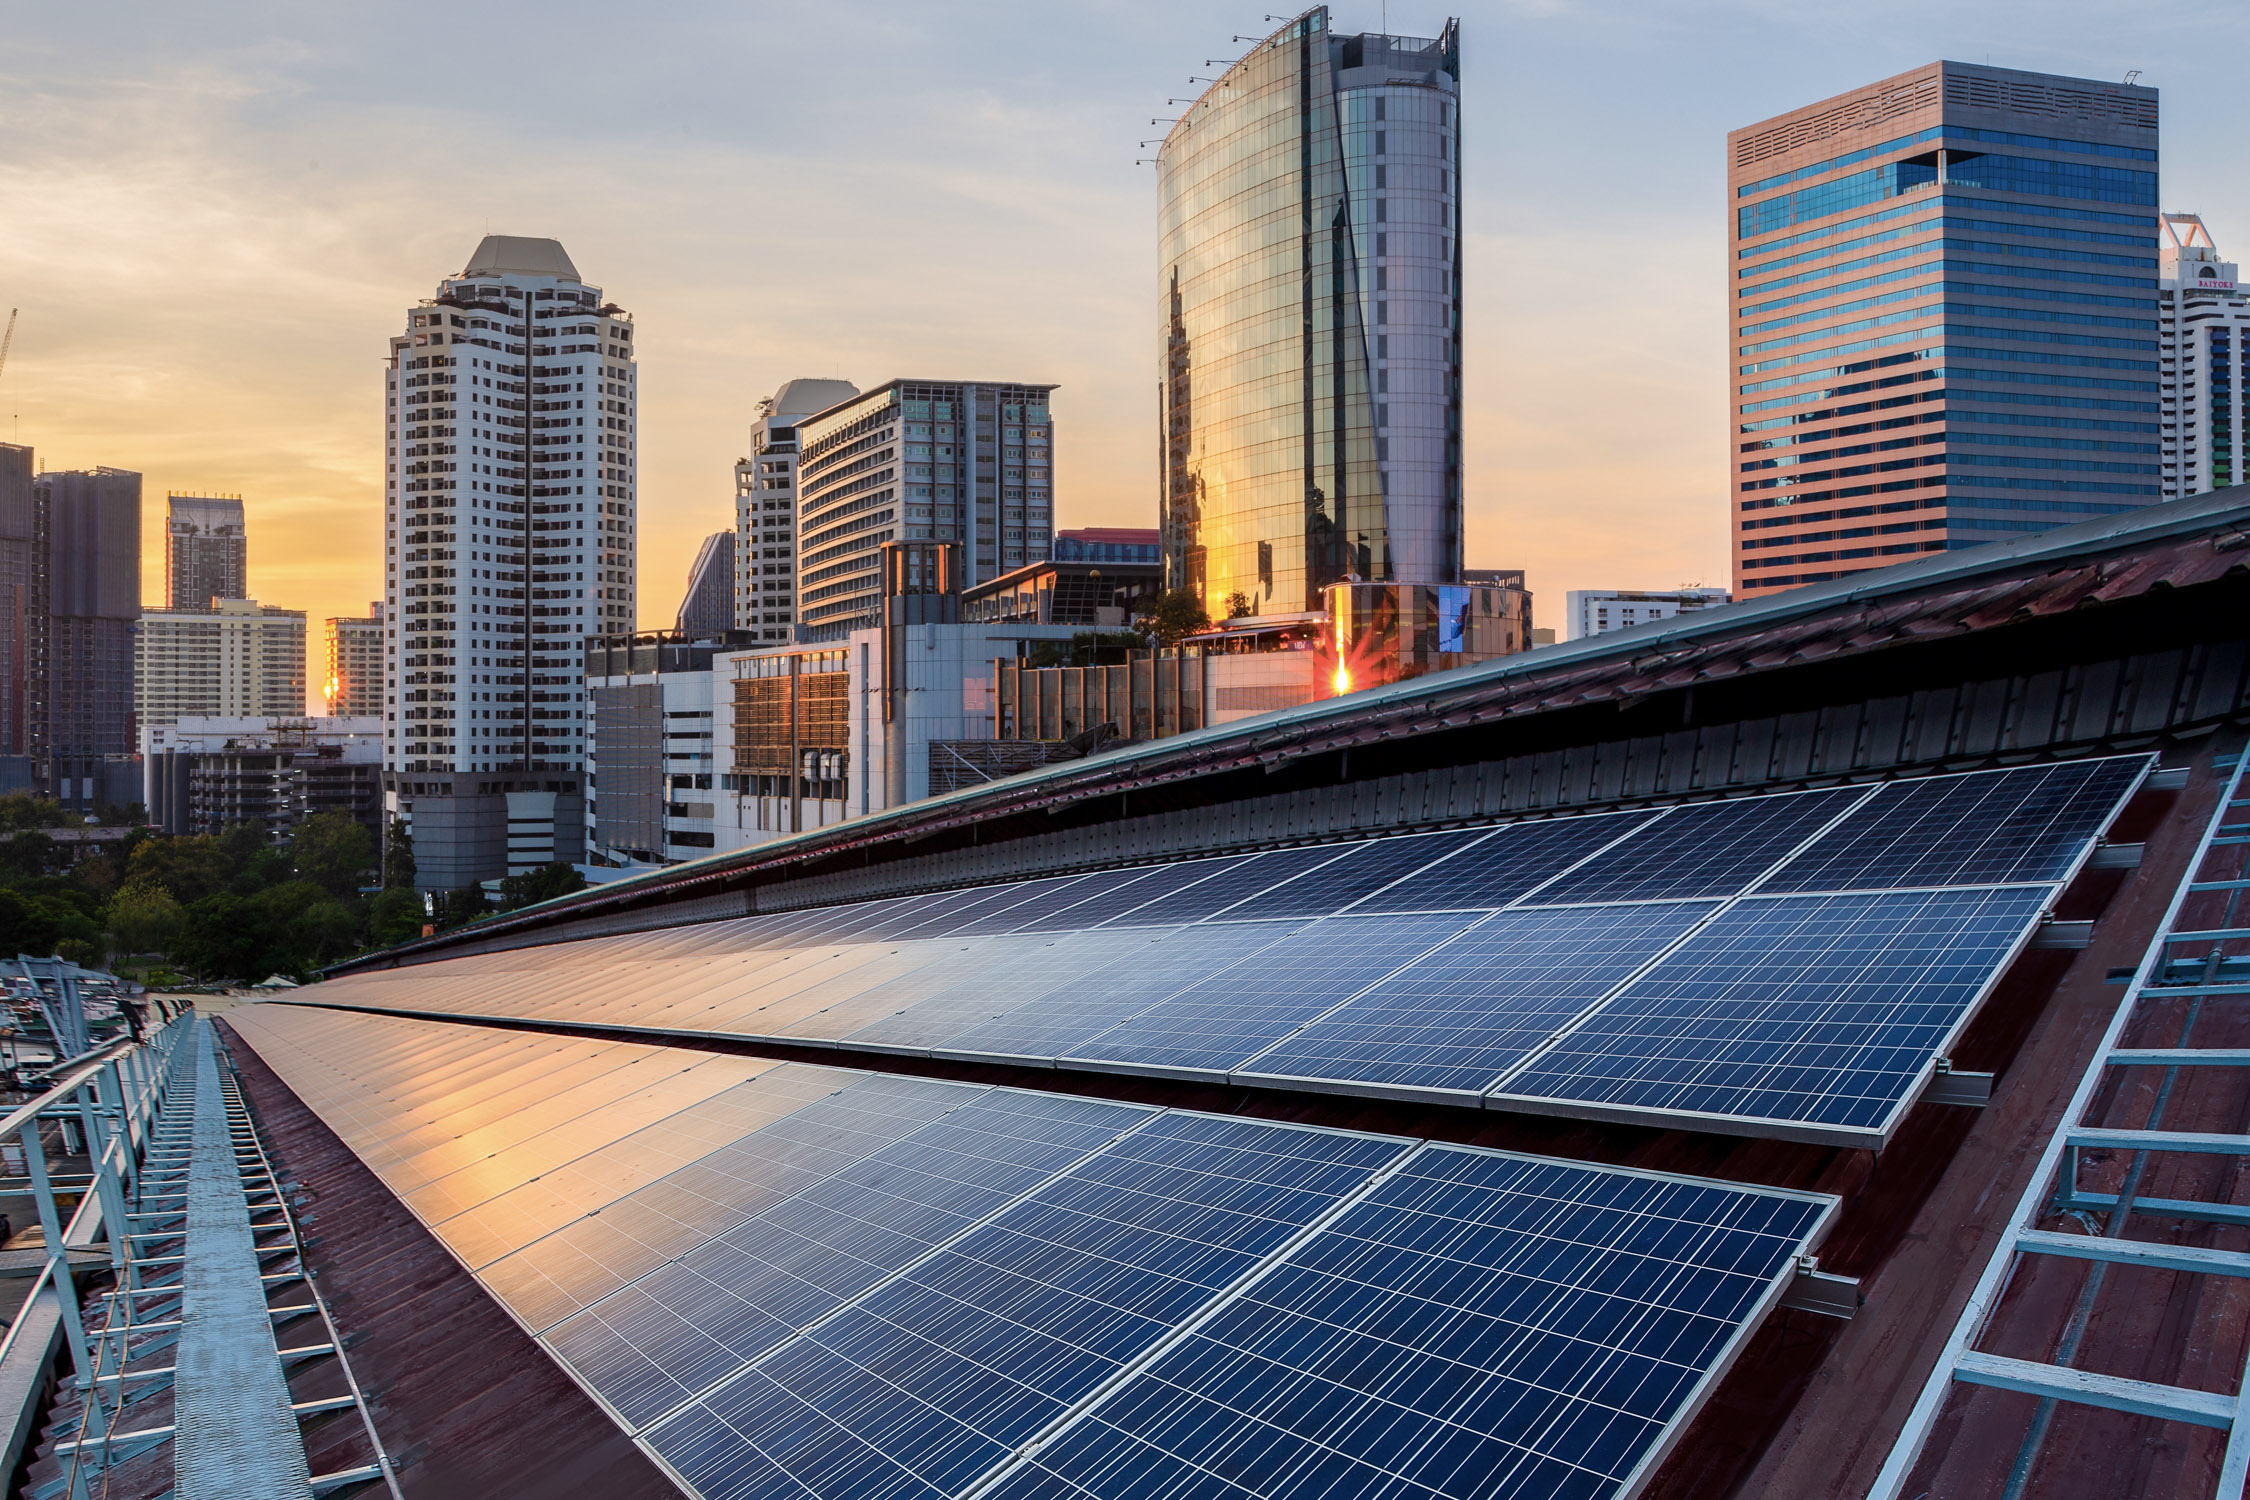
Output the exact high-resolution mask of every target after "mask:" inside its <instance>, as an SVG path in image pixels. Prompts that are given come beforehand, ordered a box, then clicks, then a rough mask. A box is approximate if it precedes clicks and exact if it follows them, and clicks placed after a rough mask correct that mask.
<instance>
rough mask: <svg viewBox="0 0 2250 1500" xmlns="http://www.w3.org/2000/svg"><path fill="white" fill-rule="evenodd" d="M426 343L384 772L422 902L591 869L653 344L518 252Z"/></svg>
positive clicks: (558, 265)
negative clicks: (594, 724)
mask: <svg viewBox="0 0 2250 1500" xmlns="http://www.w3.org/2000/svg"><path fill="white" fill-rule="evenodd" d="M406 325H407V326H406V329H405V331H404V332H402V333H400V334H397V335H395V336H394V337H393V338H392V339H391V358H390V367H389V369H388V371H387V372H386V381H385V383H386V387H387V398H388V403H387V411H386V415H385V433H384V439H385V443H384V446H385V460H386V465H387V471H386V475H385V479H386V483H385V505H384V511H385V514H384V552H385V577H384V603H385V605H386V606H387V608H386V610H385V624H384V762H385V767H386V771H387V773H388V774H387V777H386V780H387V782H388V784H389V785H388V795H389V800H390V803H391V807H392V810H393V811H394V813H396V814H398V815H400V816H405V817H408V818H409V819H410V820H411V822H412V823H413V825H414V832H415V860H416V864H417V868H418V872H419V873H418V880H419V883H420V884H422V885H423V886H425V887H438V888H453V887H457V886H461V885H466V884H469V883H471V882H472V881H475V880H484V879H491V878H493V877H494V876H496V875H500V874H505V873H509V872H511V871H515V872H520V871H523V870H526V869H530V868H533V867H536V866H537V865H541V864H545V863H548V862H549V861H551V860H556V859H574V858H576V857H577V854H578V839H577V830H578V829H579V828H580V827H581V826H582V824H583V821H584V820H583V815H582V811H581V799H582V796H583V788H582V786H581V784H580V770H581V767H582V765H583V763H584V757H585V744H586V706H585V687H584V677H583V669H584V660H583V658H584V650H583V643H584V641H585V638H586V637H587V636H590V635H603V634H609V633H614V632H618V631H625V630H630V629H632V627H633V622H634V618H635V611H634V602H635V601H634V530H635V528H634V521H635V484H634V469H635V462H634V455H635V426H636V424H635V420H634V418H635V410H634V408H635V394H634V393H635V374H634V364H633V342H632V340H633V325H632V320H631V319H630V318H629V317H628V316H627V315H626V314H625V313H624V312H623V311H621V310H620V309H619V308H618V307H616V306H615V305H614V304H612V303H607V302H605V301H604V300H603V298H602V294H601V290H600V288H598V287H592V286H588V285H587V284H586V283H585V282H584V281H583V280H581V279H580V277H579V275H578V270H577V268H576V267H575V266H573V265H572V264H571V262H570V257H569V256H568V255H567V254H566V253H564V251H563V247H562V246H561V245H560V244H559V243H557V242H556V241H554V240H542V239H521V238H517V237H514V236H510V235H488V236H487V237H486V238H485V240H484V242H483V243H482V244H480V245H479V246H477V251H476V254H475V255H474V256H472V257H470V260H469V264H468V268H467V269H466V270H464V271H463V272H462V273H461V274H460V275H459V276H454V277H448V278H447V279H446V280H445V281H444V282H442V283H441V284H440V285H439V287H438V289H437V295H436V296H434V297H432V298H431V299H430V300H428V301H426V302H423V303H421V304H420V305H418V306H416V307H414V308H412V309H411V310H409V312H408V314H407V320H406ZM417 808H419V809H420V810H421V811H420V812H419V813H417V812H416V811H415V810H416V809H417ZM441 808H442V809H443V811H442V812H441V811H440V809H441Z"/></svg>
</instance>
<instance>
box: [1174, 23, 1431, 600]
mask: <svg viewBox="0 0 2250 1500" xmlns="http://www.w3.org/2000/svg"><path fill="white" fill-rule="evenodd" d="M1460 76H1461V66H1460V32H1459V26H1458V23H1456V22H1451V21H1449V22H1447V23H1446V26H1445V28H1444V30H1443V32H1442V33H1440V34H1439V35H1438V36H1437V37H1435V38H1433V39H1428V40H1423V39H1418V38H1412V37H1396V36H1377V35H1364V36H1344V35H1338V34H1336V33H1334V32H1332V31H1331V30H1330V26H1329V17H1328V10H1327V8H1326V7H1325V6H1323V7H1319V8H1316V9H1313V10H1310V11H1307V12H1306V13H1305V14H1304V15H1302V16H1300V17H1298V18H1297V19H1296V20H1294V21H1292V22H1290V24H1289V25H1287V26H1285V27H1283V28H1282V29H1281V30H1280V31H1277V32H1275V33H1274V34H1273V35H1272V36H1270V37H1268V38H1266V39H1265V40H1264V41H1262V42H1260V43H1258V44H1257V45H1256V46H1255V47H1252V48H1251V49H1250V50H1249V52H1248V53H1247V54H1246V55H1245V56H1244V57H1243V58H1242V60H1241V61H1239V62H1237V63H1235V64H1234V65H1233V66H1232V67H1230V68H1228V69H1227V70H1226V72H1225V73H1224V74H1223V75H1221V77H1220V78H1219V80H1218V82H1217V83H1215V84H1213V85H1212V86H1211V88H1209V89H1208V90H1206V91H1205V93H1204V94H1203V96H1202V97H1201V98H1199V99H1197V100H1196V101H1195V103H1194V104H1193V105H1191V106H1190V107H1189V108H1188V110H1187V112H1186V113H1185V114H1184V115H1182V116H1181V117H1180V119H1179V122H1178V123H1177V124H1175V125H1174V126H1173V127H1172V129H1171V131H1170V133H1169V134H1168V135H1167V136H1166V137H1165V141H1164V146H1163V149H1162V151H1161V152H1160V153H1159V154H1158V157H1157V167H1156V170H1157V215H1158V230H1157V253H1158V264H1157V272H1158V285H1157V327H1158V350H1159V353H1158V365H1157V368H1158V377H1157V378H1158V382H1159V388H1160V399H1159V408H1160V410H1159V418H1158V421H1159V435H1158V452H1159V455H1160V460H1159V461H1160V466H1161V472H1162V478H1161V485H1162V502H1161V503H1162V522H1163V531H1164V542H1165V551H1166V565H1167V568H1168V570H1169V581H1170V582H1171V584H1172V585H1173V586H1174V587H1181V588H1186V589H1188V590H1190V591H1192V592H1194V593H1196V594H1198V595H1200V596H1201V597H1202V598H1203V600H1204V604H1205V607H1206V608H1207V609H1208V610H1209V611H1210V613H1211V615H1212V617H1213V618H1214V619H1217V618H1222V617H1224V616H1225V615H1226V614H1227V613H1228V612H1229V611H1228V609H1227V603H1228V600H1229V598H1230V597H1231V596H1232V595H1235V594H1241V595H1243V596H1245V597H1246V598H1247V599H1248V601H1249V603H1250V606H1251V608H1252V610H1254V611H1255V612H1257V613H1261V614H1291V613H1297V612H1302V611H1308V610H1316V609H1319V608H1321V607H1322V602H1323V596H1322V590H1323V589H1324V588H1326V587H1327V586H1328V585H1329V584H1332V583H1337V582H1341V581H1344V580H1346V579H1353V578H1356V579H1359V580H1362V581H1366V582H1373V583H1392V582H1400V583H1414V584H1448V583H1456V582H1458V581H1459V578H1460V572H1461V240H1460V215H1459V205H1460V161H1461V152H1460V141H1461V120H1460Z"/></svg>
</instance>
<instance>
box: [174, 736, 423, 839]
mask: <svg viewBox="0 0 2250 1500" xmlns="http://www.w3.org/2000/svg"><path fill="white" fill-rule="evenodd" d="M382 762H383V720H382V718H381V716H380V715H371V716H364V717H349V718H334V717H330V718H307V717H305V716H304V715H302V714H285V715H231V716H218V715H195V716H189V717H184V718H181V719H179V720H177V721H175V722H173V723H171V724H166V725H161V726H144V727H143V728H142V730H141V768H142V786H143V791H142V802H143V805H144V806H145V807H146V808H147V810H148V818H149V825H150V826H151V827H152V828H155V829H157V830H158V831H159V832H163V833H170V834H179V835H192V834H217V833H223V832H225V831H226V830H227V829H228V828H231V827H233V826H235V825H236V824H239V823H250V824H254V825H256V826H257V827H259V828H260V829H262V830H263V831H264V832H265V834H266V837H267V839H268V840H269V841H270V842H273V843H276V844H279V843H286V842H287V841H288V839H289V836H290V834H291V833H292V832H294V831H295V829H296V827H297V825H298V824H299V823H301V822H303V821H304V820H305V819H306V818H308V817H311V816H312V815H313V814H315V813H323V812H340V813H345V814H347V815H349V816H350V817H352V818H355V819H357V820H358V821H359V822H361V823H363V824H365V825H366V827H367V829H368V831H369V832H370V833H377V834H379V833H380V832H381V828H382V769H383V766H382Z"/></svg>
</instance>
